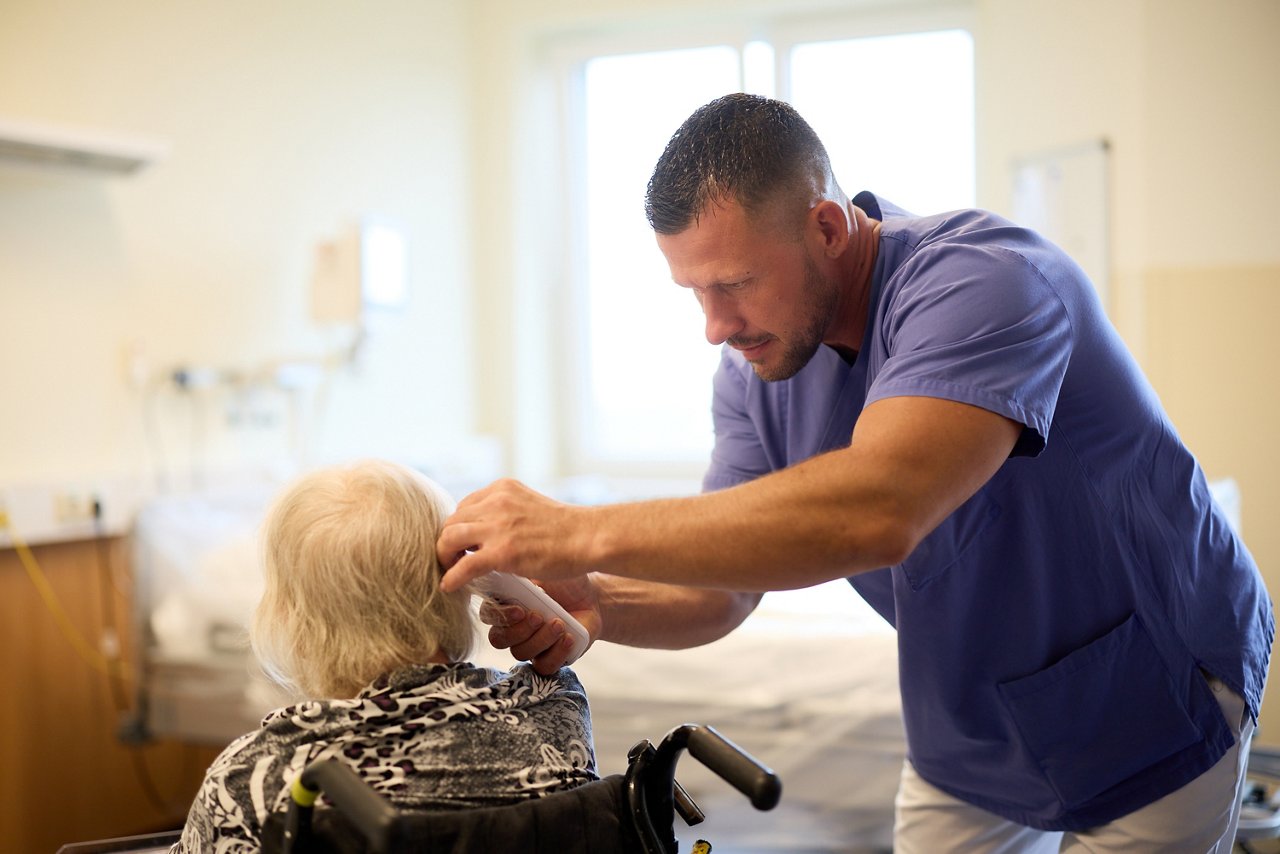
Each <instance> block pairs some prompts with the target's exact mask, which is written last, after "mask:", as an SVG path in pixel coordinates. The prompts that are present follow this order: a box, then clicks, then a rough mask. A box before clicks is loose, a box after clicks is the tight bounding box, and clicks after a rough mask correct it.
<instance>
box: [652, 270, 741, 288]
mask: <svg viewBox="0 0 1280 854" xmlns="http://www.w3.org/2000/svg"><path fill="white" fill-rule="evenodd" d="M751 277H752V274H751V272H750V271H749V270H748V271H746V272H745V273H743V274H742V275H740V276H723V277H721V278H718V279H716V280H715V281H714V282H708V283H706V284H705V285H697V284H693V283H692V282H690V283H685V282H676V284H677V285H679V286H680V287H682V288H691V289H693V290H695V291H705V290H707V289H708V288H721V287H724V286H726V285H740V284H742V283H743V282H745V281H747V280H748V279H750V278H751ZM672 281H675V279H672Z"/></svg>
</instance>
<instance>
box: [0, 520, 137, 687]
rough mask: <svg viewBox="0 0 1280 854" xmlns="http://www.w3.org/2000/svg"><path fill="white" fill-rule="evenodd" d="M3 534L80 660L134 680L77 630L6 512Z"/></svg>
mask: <svg viewBox="0 0 1280 854" xmlns="http://www.w3.org/2000/svg"><path fill="white" fill-rule="evenodd" d="M0 531H3V532H4V533H6V534H7V535H8V536H9V542H10V543H12V544H13V550H14V551H16V552H17V553H18V559H19V560H20V561H22V566H23V567H24V568H25V569H26V571H27V577H28V578H30V579H31V583H32V584H34V585H35V588H36V591H37V592H38V593H39V594H40V598H41V599H43V600H44V604H45V607H46V608H48V609H49V613H50V614H52V615H53V619H54V622H55V623H57V625H58V629H59V630H60V631H61V632H62V634H63V636H64V637H66V639H67V640H68V641H70V642H71V646H72V647H73V648H74V649H75V651H76V652H77V653H78V654H79V655H80V657H81V658H83V659H84V660H85V661H86V662H88V664H89V666H90V667H92V668H93V669H95V670H98V671H101V672H102V673H105V674H106V675H107V676H120V677H123V678H126V679H128V678H131V674H130V672H129V666H128V665H127V664H125V663H124V662H123V661H120V660H119V659H117V658H107V657H106V656H105V655H103V654H102V653H101V652H99V651H98V650H96V649H94V648H93V647H92V646H91V645H90V644H89V642H88V641H86V640H85V639H84V636H83V635H82V634H80V632H79V631H78V630H77V629H76V627H75V624H74V623H72V622H71V618H70V617H69V616H67V612H66V610H65V609H64V608H63V607H62V603H61V602H59V601H58V596H57V594H55V593H54V592H53V587H52V586H50V584H49V580H48V578H46V577H45V574H44V573H43V572H42V571H41V570H40V564H39V563H37V562H36V556H35V555H34V554H32V553H31V549H29V548H27V544H26V543H24V542H23V541H22V538H21V537H19V536H18V532H17V531H15V530H13V528H12V527H11V526H10V525H9V514H8V513H6V512H5V511H3V510H0Z"/></svg>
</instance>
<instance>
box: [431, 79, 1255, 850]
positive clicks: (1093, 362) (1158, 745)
mask: <svg viewBox="0 0 1280 854" xmlns="http://www.w3.org/2000/svg"><path fill="white" fill-rule="evenodd" d="M646 207H647V212H648V215H649V220H650V223H651V225H652V226H653V228H654V230H655V232H656V234H657V240H658V245H659V248H660V249H661V250H662V252H663V253H664V255H665V256H666V258H667V261H668V262H669V264H670V267H671V273H672V278H673V279H674V281H675V282H676V284H677V285H679V286H681V287H684V288H686V289H688V290H689V291H690V292H691V293H692V294H693V295H694V296H695V297H696V299H697V300H698V302H699V304H700V305H701V307H702V310H703V312H704V314H705V316H706V335H707V339H708V340H709V341H710V342H711V343H712V344H715V345H724V347H723V357H722V360H721V364H720V368H719V371H718V372H717V374H716V377H715V382H714V398H713V403H712V406H713V413H714V418H715V428H716V445H715V450H714V453H713V456H712V461H711V465H710V468H709V469H708V471H707V474H706V477H705V481H704V488H705V491H704V494H703V495H701V496H697V497H692V498H683V499H672V500H665V501H654V502H641V503H636V504H624V505H612V506H605V507H590V508H588V507H572V506H568V505H564V504H559V503H557V502H554V501H552V500H550V499H548V498H546V497H545V496H542V495H539V494H537V493H536V492H533V491H532V490H529V489H528V488H526V487H524V486H522V485H521V484H518V483H516V482H514V481H503V482H499V483H498V484H495V485H493V486H490V487H488V488H486V489H484V490H481V491H479V492H477V493H475V494H473V495H471V496H469V497H468V498H466V499H465V500H464V501H463V502H462V503H461V504H460V505H459V507H458V511H457V513H456V514H455V515H454V516H453V517H452V518H451V519H450V520H449V521H448V522H447V523H446V526H445V529H444V532H443V533H442V535H441V537H440V541H439V551H440V554H441V558H442V560H444V561H445V563H446V564H448V565H451V566H452V569H451V570H450V571H449V573H448V574H447V575H446V581H445V586H446V587H449V588H457V587H459V586H461V585H462V584H464V583H465V582H467V581H468V580H470V579H471V578H474V577H476V576H478V575H481V574H483V573H486V572H490V571H494V570H503V571H508V572H514V573H518V574H520V575H525V576H530V577H534V578H538V579H539V580H541V581H543V582H547V583H548V586H549V589H550V590H551V592H552V593H553V595H555V596H556V597H557V598H558V599H560V600H561V601H562V602H564V603H565V604H566V606H567V607H568V608H569V610H570V611H571V612H573V613H574V614H575V616H577V617H579V619H580V620H581V621H582V622H583V623H584V625H586V626H587V628H588V630H589V631H590V632H591V634H592V637H593V639H603V640H609V641H614V642H617V643H625V644H632V645H642V646H662V647H681V646H691V645H695V644H698V643H705V642H707V641H709V640H712V639H714V638H716V637H719V636H721V635H723V634H724V633H726V632H728V631H730V630H731V629H732V628H733V627H735V626H736V625H738V624H739V623H740V622H741V620H742V619H744V618H745V616H746V615H747V614H748V613H750V611H751V609H752V608H754V607H755V605H756V603H757V602H758V601H759V598H760V595H762V593H763V591H768V590H777V589H788V588H796V587H804V586H808V585H812V584H816V583H819V582H822V581H827V580H829V579H833V578H839V577H847V578H848V579H849V582H850V584H852V585H853V586H854V588H855V589H857V590H858V592H859V593H861V594H862V595H863V596H864V597H865V598H866V599H867V600H868V602H870V603H871V605H872V606H873V607H875V608H876V610H877V611H879V612H880V614H881V615H883V616H884V618H885V619H886V620H888V621H889V622H890V623H892V624H893V625H894V626H896V627H897V630H898V650H899V669H900V683H901V686H902V704H903V714H904V719H905V723H906V730H907V741H908V762H907V763H906V765H905V767H904V770H903V780H902V786H901V789H900V792H899V797H898V804H897V809H898V817H897V827H896V829H895V850H896V851H900V852H901V851H906V852H910V851H941V850H956V851H1001V850H1009V851H1028V850H1053V851H1057V850H1060V849H1061V850H1080V851H1111V850H1126V851H1129V850H1135V849H1136V850H1142V849H1147V850H1177V851H1223V852H1225V851H1229V850H1230V848H1231V841H1232V836H1233V834H1234V827H1235V823H1236V820H1237V815H1238V804H1239V798H1238V794H1237V791H1238V785H1239V781H1240V780H1241V779H1242V775H1243V770H1244V762H1245V757H1246V754H1247V749H1248V742H1249V738H1250V737H1251V735H1252V732H1253V727H1254V724H1255V723H1256V719H1257V713H1258V707H1259V703H1260V702H1261V698H1262V690H1263V685H1264V682H1265V679H1266V671H1267V661H1268V657H1269V654H1270V648H1271V641H1272V637H1273V634H1274V620H1273V616H1272V611H1271V602H1270V599H1269V597H1268V595H1267V592H1266V590H1265V589H1264V588H1263V585H1262V581H1261V578H1260V576H1259V574H1258V571H1257V567H1256V566H1255V565H1254V562H1253V559H1252V558H1251V556H1250V555H1249V553H1248V551H1247V550H1246V549H1245V547H1244V545H1243V543H1241V541H1240V540H1239V539H1238V537H1237V536H1236V535H1235V533H1234V532H1233V531H1232V530H1231V528H1230V527H1229V525H1228V523H1227V521H1226V519H1225V518H1224V516H1223V514H1222V512H1221V511H1220V509H1219V508H1218V507H1217V506H1216V505H1215V503H1214V502H1213V501H1212V500H1211V498H1210V495H1209V490H1208V487H1207V485H1206V482H1205V478H1204V474H1203V472H1202V471H1201V469H1200V467H1199V465H1198V464H1197V463H1196V460H1195V459H1194V458H1193V456H1192V455H1191V454H1190V452H1189V451H1188V450H1187V449H1186V447H1185V446H1184V445H1183V444H1182V442H1181V441H1180V440H1179V438H1178V435H1177V433H1176V431H1175V430H1174V428H1173V425H1172V424H1171V423H1170V422H1169V420H1168V417H1167V416H1166V414H1165V413H1164V411H1163V409H1162V407H1161V405H1160V402H1159V400H1158V399H1157V397H1156V395H1155V393H1154V391H1153V390H1152V389H1151V387H1150V386H1149V385H1148V383H1147V381H1146V380H1145V378H1144V377H1143V376H1142V374H1141V372H1140V370H1139V369H1138V367H1137V365H1136V363H1135V362H1134V360H1133V359H1132V358H1131V356H1130V355H1129V354H1128V352H1127V351H1126V349H1125V347H1124V346H1123V344H1122V342H1121V341H1120V339H1119V337H1118V336H1117V335H1116V333H1115V330H1114V329H1113V328H1112V327H1111V325H1110V323H1109V322H1108V321H1107V319H1106V317H1105V315H1104V313H1103V310H1102V307H1101V305H1100V303H1099V301H1098V299H1097V296H1096V294H1095V292H1094V290H1093V288H1092V286H1091V285H1090V283H1089V282H1088V280H1087V279H1086V277H1085V275H1084V274H1083V272H1082V271H1081V270H1080V268H1079V267H1078V266H1077V265H1076V264H1075V263H1073V262H1072V261H1071V260H1070V259H1069V258H1068V257H1067V256H1066V255H1064V254H1063V253H1062V251H1061V250H1059V249H1057V248H1056V247H1054V246H1053V245H1052V244H1050V243H1048V242H1047V241H1045V240H1044V239H1043V238H1041V237H1039V236H1038V235H1036V234H1035V233H1033V232H1031V231H1028V230H1026V229H1022V228H1019V227H1017V226H1015V225H1014V224H1012V223H1010V222H1008V221H1006V220H1003V219H1001V218H999V217H996V216H994V215H991V214H988V213H984V212H980V211H957V212H952V213H947V214H940V215H936V216H928V217H915V216H912V215H910V214H908V213H906V212H905V211H903V210H900V209H899V208H897V207H895V206H894V205H893V204H891V203H890V202H889V201H887V200H885V199H882V198H879V197H877V196H874V195H872V194H871V193H866V192H864V193H860V194H858V195H857V196H855V197H854V198H852V199H850V198H848V197H847V196H846V195H845V194H844V192H843V191H842V190H841V189H840V187H839V186H838V185H837V184H836V182H835V179H834V177H833V176H832V173H831V168H830V164H829V162H828V159H827V155H826V152H825V150H824V149H823V147H822V144H821V142H820V141H819V140H818V139H817V137H816V136H815V135H814V134H813V131H812V130H811V129H810V128H809V126H808V125H807V124H806V123H805V122H804V120H803V119H802V118H801V117H800V116H799V115H797V114H796V113H795V111H794V110H792V109H791V108H790V107H789V106H787V105H786V104H783V103H781V102H777V101H771V100H768V99H763V98H757V97H753V96H747V95H730V96H727V97H725V98H721V99H719V100H717V101H714V102H712V103H711V104H708V105H707V106H705V107H703V108H702V109H700V110H698V111H697V112H695V113H694V114H693V115H692V116H691V117H690V118H689V119H688V120H687V121H686V122H685V124H684V125H683V126H682V127H681V128H680V129H679V131H677V133H676V135H675V136H674V137H672V139H671V142H670V143H669V144H668V146H667V149H666V151H665V152H664V153H663V155H662V157H661V158H660V160H659V162H658V165H657V168H656V169H655V171H654V174H653V178H652V179H651V181H650V185H649V191H648V195H647V199H646ZM652 332H653V333H655V334H654V336H652V337H651V338H650V339H649V341H648V346H652V345H653V343H654V342H655V341H660V332H661V331H660V330H652ZM551 582H554V583H551ZM495 619H498V620H499V621H500V622H501V623H502V625H500V626H496V627H495V628H494V629H493V631H492V632H491V639H492V640H493V641H494V642H495V643H496V644H498V645H500V646H510V647H511V648H512V650H513V652H514V653H515V654H516V655H518V656H520V657H531V658H533V660H534V661H535V664H536V665H537V666H538V667H539V668H540V669H542V670H544V671H546V672H549V671H550V670H552V669H554V668H556V667H558V666H559V665H560V664H561V663H563V660H564V653H565V650H566V646H565V644H564V639H562V633H563V627H562V626H560V625H558V623H556V622H555V621H552V622H551V623H543V622H542V621H541V619H540V615H528V614H524V613H523V612H520V611H512V612H509V613H507V614H504V615H501V616H500V617H495Z"/></svg>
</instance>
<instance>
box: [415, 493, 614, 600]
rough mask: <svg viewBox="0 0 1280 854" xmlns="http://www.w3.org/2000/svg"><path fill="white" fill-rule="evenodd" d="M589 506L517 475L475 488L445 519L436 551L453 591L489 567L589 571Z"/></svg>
mask: <svg viewBox="0 0 1280 854" xmlns="http://www.w3.org/2000/svg"><path fill="white" fill-rule="evenodd" d="M588 512H590V511H589V510H588V509H587V508H583V507H572V506H570V505H568V504H561V503H560V502H558V501H553V500H552V499H550V498H548V497H547V496H545V495H542V494H541V493H538V492H535V491H534V490H532V489H530V488H529V487H527V486H525V485H524V484H522V483H520V482H518V481H514V480H500V481H497V482H496V483H492V484H490V485H489V486H486V487H485V488H484V489H480V490H477V491H476V492H473V493H471V494H470V495H468V496H467V497H466V498H464V499H462V501H461V502H460V503H459V504H458V509H457V510H456V511H454V514H453V515H452V516H450V517H449V518H448V519H446V520H445V522H444V526H443V527H442V528H441V531H440V537H439V538H438V539H437V540H436V552H437V554H438V555H439V556H440V565H441V566H442V567H444V569H445V574H444V579H443V580H442V581H441V587H443V588H444V590H445V591H446V592H449V593H452V592H453V591H455V590H458V589H459V588H461V587H463V586H464V585H466V584H467V583H468V582H470V581H473V580H474V579H476V578H479V577H480V576H482V575H485V574H486V573H490V572H509V573H511V574H512V575H523V576H524V577H525V578H539V579H543V580H556V579H564V578H573V577H574V576H579V575H585V574H586V573H587V572H588V571H589V570H590V569H591V567H590V566H588V565H587V564H586V561H585V560H583V558H582V556H581V555H582V553H583V552H584V551H585V541H586V538H587V537H588V535H589V533H590V532H589V529H588V528H587V526H586V522H585V519H584V518H583V517H584V516H585V514H586V513H588Z"/></svg>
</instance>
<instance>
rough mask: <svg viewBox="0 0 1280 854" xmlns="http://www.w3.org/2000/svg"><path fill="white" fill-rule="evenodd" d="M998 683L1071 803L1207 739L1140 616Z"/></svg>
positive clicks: (1041, 760) (1054, 783)
mask: <svg viewBox="0 0 1280 854" xmlns="http://www.w3.org/2000/svg"><path fill="white" fill-rule="evenodd" d="M1197 682H1201V680H1197ZM998 688H999V691H1000V695H1001V698H1002V699H1003V701H1004V704H1005V707H1006V708H1007V709H1008V710H1009V713H1010V715H1012V717H1013V720H1014V722H1015V723H1016V725H1017V727H1018V730H1019V731H1020V733H1021V735H1022V738H1023V741H1024V743H1025V744H1026V747H1027V749H1028V750H1029V751H1030V753H1031V755H1032V756H1034V757H1035V759H1036V761H1037V762H1038V763H1039V765H1040V768H1041V770H1042V771H1043V772H1044V775H1045V778H1046V779H1047V780H1048V781H1049V784H1050V785H1051V786H1052V787H1053V788H1054V790H1055V791H1056V792H1057V794H1058V797H1059V798H1061V800H1062V804H1063V806H1064V807H1066V808H1067V809H1071V808H1072V807H1074V806H1077V805H1080V804H1083V803H1084V802H1086V801H1088V800H1089V799H1090V798H1092V797H1094V796H1096V795H1098V794H1099V793H1101V792H1104V791H1106V790H1107V789H1109V788H1110V787H1111V786H1113V785H1115V784H1117V783H1121V782H1123V781H1124V780H1126V779H1128V778H1129V777H1131V776H1133V775H1134V774H1137V773H1138V772H1140V771H1142V770H1143V769H1145V768H1148V767H1150V766H1151V765H1154V764H1155V763H1157V762H1159V761H1160V760H1162V759H1165V758H1167V757H1169V756H1172V755H1173V754H1175V753H1177V752H1178V751H1181V750H1184V749H1186V748H1188V747H1191V746H1193V745H1195V744H1197V743H1199V742H1200V741H1202V740H1203V738H1204V734H1203V733H1202V732H1201V730H1200V728H1199V727H1198V726H1197V725H1196V724H1195V722H1194V721H1193V720H1192V717H1191V714H1190V712H1189V710H1188V709H1187V708H1186V698H1185V697H1183V696H1180V695H1179V693H1178V691H1177V689H1176V687H1175V684H1174V680H1173V677H1172V675H1171V674H1170V673H1169V669H1168V667H1166V665H1165V662H1164V659H1163V658H1161V657H1160V654H1159V653H1158V652H1157V651H1156V647H1155V644H1154V643H1153V642H1152V640H1151V638H1150V636H1149V635H1148V634H1147V631H1146V629H1145V628H1144V627H1143V625H1142V622H1141V620H1139V619H1138V617H1137V615H1136V614H1135V615H1131V616H1130V617H1129V618H1128V619H1127V620H1125V621H1124V622H1123V623H1121V624H1120V625H1119V626H1118V627H1117V628H1115V629H1113V630H1112V631H1110V632H1109V633H1107V634H1106V635H1103V636H1102V637H1101V638H1099V639H1098V640H1096V641H1093V642H1092V643H1089V644H1087V645H1086V646H1083V647H1081V648H1080V649H1077V650H1076V651H1075V652H1072V653H1071V654H1069V655H1067V656H1066V657H1065V658H1063V659H1062V660H1061V661H1058V662H1057V663H1056V664H1054V665H1052V666H1051V667H1048V668H1046V669H1044V670H1041V671H1039V672H1037V673H1033V674H1032V675H1030V676H1026V677H1023V678H1021V679H1015V680H1012V681H1009V682H1004V683H1002V684H1000V685H999V686H998ZM1205 690H1206V691H1207V690H1208V689H1207V687H1206V688H1205ZM1045 721H1053V722H1054V724H1055V725H1054V726H1046V725H1045Z"/></svg>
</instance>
